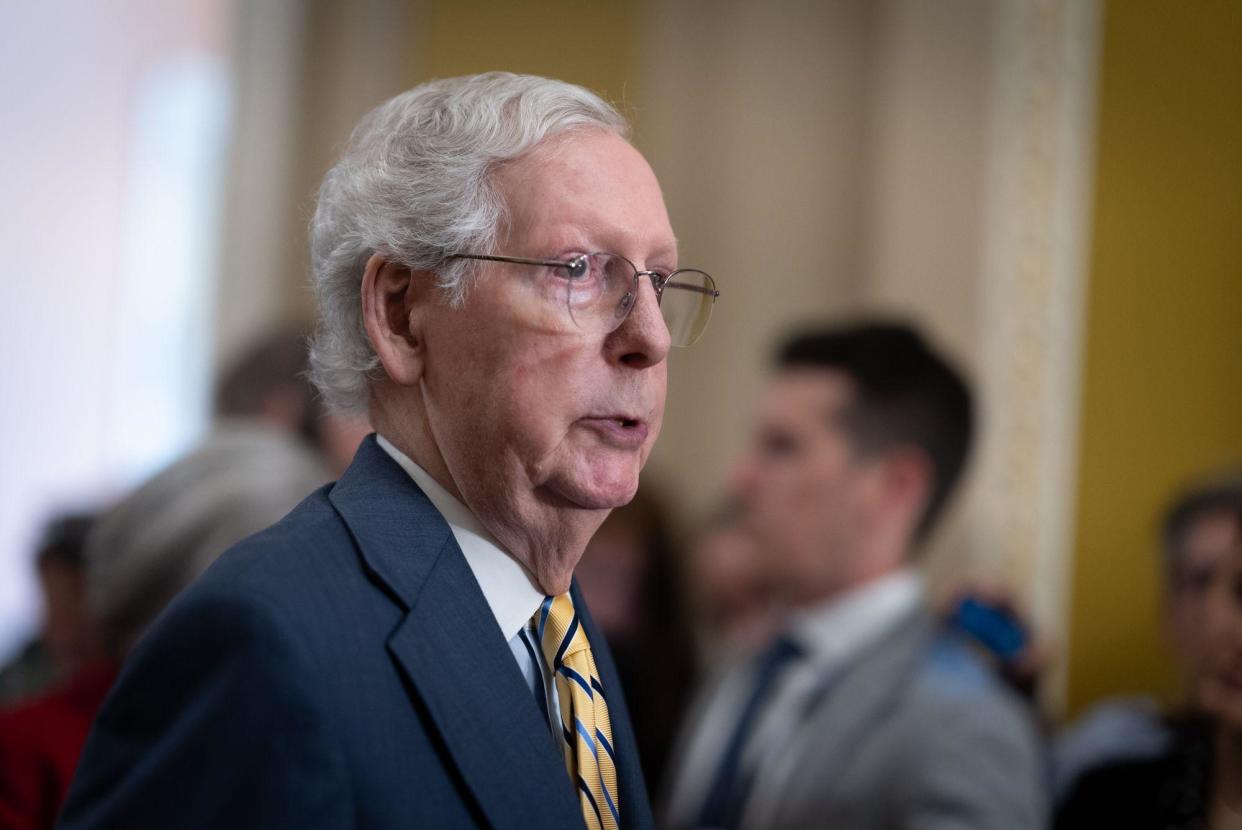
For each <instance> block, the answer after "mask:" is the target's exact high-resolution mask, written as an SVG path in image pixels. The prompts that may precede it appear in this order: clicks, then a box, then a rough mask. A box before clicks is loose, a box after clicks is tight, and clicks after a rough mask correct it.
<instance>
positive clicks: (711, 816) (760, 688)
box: [696, 637, 803, 828]
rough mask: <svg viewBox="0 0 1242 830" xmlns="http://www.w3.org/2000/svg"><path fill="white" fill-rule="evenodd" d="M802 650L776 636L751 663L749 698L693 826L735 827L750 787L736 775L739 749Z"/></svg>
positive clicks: (742, 746) (738, 763) (739, 756)
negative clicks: (753, 671)
mask: <svg viewBox="0 0 1242 830" xmlns="http://www.w3.org/2000/svg"><path fill="white" fill-rule="evenodd" d="M802 654H803V649H802V647H801V646H800V645H798V644H797V643H796V642H794V641H793V640H791V639H789V638H788V637H778V638H777V639H776V640H775V641H774V642H773V643H772V645H770V646H768V648H767V650H765V651H764V652H763V654H761V655H760V656H759V659H758V661H757V663H756V666H755V679H754V686H753V687H752V689H751V693H750V698H749V699H748V700H747V701H746V706H745V707H744V708H743V709H742V714H741V717H739V718H738V721H737V726H736V727H735V728H734V730H733V735H732V737H731V738H730V739H729V743H728V745H727V746H726V748H725V752H724V756H723V757H722V758H721V761H720V767H719V768H718V770H717V772H716V777H715V779H714V780H713V781H712V786H711V788H710V789H709V790H708V791H707V799H706V800H705V801H704V802H703V810H702V812H701V813H699V820H698V823H697V825H696V826H697V827H702V828H708V827H711V828H732V827H736V826H737V822H738V820H739V819H740V818H741V812H742V807H743V806H744V805H745V803H746V796H747V794H748V791H749V789H750V787H749V784H750V780H749V777H747V778H743V777H741V776H739V774H738V773H739V772H740V770H739V767H740V765H741V760H742V750H743V749H744V748H745V746H746V739H747V738H749V737H750V733H751V731H752V730H753V729H754V728H755V722H756V721H757V720H758V719H759V714H760V712H762V711H763V704H764V702H765V701H766V700H767V698H768V696H769V695H770V694H771V692H772V689H773V687H774V686H775V685H776V680H777V678H779V677H780V675H781V672H782V671H784V669H785V668H786V667H787V666H788V665H789V664H790V663H791V662H792V661H793V660H794V659H795V658H797V657H801V656H802Z"/></svg>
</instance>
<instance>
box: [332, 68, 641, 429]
mask: <svg viewBox="0 0 1242 830" xmlns="http://www.w3.org/2000/svg"><path fill="white" fill-rule="evenodd" d="M581 129H598V130H604V131H607V132H611V133H614V134H616V135H619V136H621V137H627V136H628V126H627V124H626V121H625V119H624V118H623V117H622V116H621V115H620V114H619V113H618V112H617V111H616V110H615V109H614V108H613V107H612V106H610V105H609V104H608V103H606V102H605V101H603V100H602V99H601V98H600V97H599V96H597V95H595V94H594V93H592V92H590V91H588V90H586V89H583V88H582V87H579V86H575V85H573V84H568V83H565V82H563V81H555V80H550V79H548V78H540V77H536V76H532V75H514V74H512V73H508V72H489V73H485V74H482V75H469V76H465V77H461V78H448V79H444V80H436V81H431V82H429V83H425V84H422V85H420V86H417V87H415V88H414V89H411V90H410V91H408V92H404V93H402V94H401V95H398V96H397V97H395V98H393V99H391V100H389V101H387V102H386V103H384V104H382V105H380V106H379V107H378V108H376V109H375V110H373V111H371V112H370V113H369V114H368V115H367V116H366V117H365V118H363V119H362V121H361V123H359V125H358V126H357V127H356V128H355V129H354V132H353V135H352V136H351V137H350V140H349V143H348V145H347V146H346V148H345V151H344V153H343V154H342V155H341V158H340V160H339V161H338V162H337V163H336V165H335V166H334V167H333V168H332V169H331V170H329V171H328V174H327V175H326V176H325V177H324V180H323V185H322V186H321V187H320V189H319V200H318V204H317V207H316V209H315V216H314V219H313V220H312V221H311V228H310V231H311V233H310V236H311V268H312V281H313V284H314V289H315V295H316V299H317V301H318V304H319V325H318V328H317V330H316V332H315V335H314V338H313V339H312V342H311V349H310V377H311V380H313V381H314V383H315V385H316V386H317V387H318V388H319V390H320V392H321V393H322V395H323V396H324V398H325V399H326V401H327V403H328V405H329V406H330V407H332V408H333V409H336V410H338V411H343V412H354V413H359V412H365V411H366V407H367V401H368V391H369V376H370V374H371V373H372V372H374V371H376V370H377V369H380V366H379V360H378V358H377V357H376V355H375V350H374V349H373V348H372V346H371V343H370V341H369V340H368V338H367V333H366V330H365V328H364V325H363V320H362V297H361V283H362V274H363V270H364V268H365V267H366V263H367V260H368V259H370V257H371V256H372V255H373V254H379V255H381V256H382V257H384V258H385V259H386V260H388V261H390V262H394V263H397V264H399V265H402V266H404V267H406V268H411V269H416V270H427V271H433V272H434V273H435V274H436V279H437V283H438V285H439V286H440V287H441V288H442V289H444V290H446V291H447V292H449V298H450V301H451V302H455V303H460V302H462V301H463V300H464V297H465V280H466V278H467V276H468V274H469V273H470V272H471V270H472V269H471V263H469V262H468V261H463V260H449V261H446V257H448V256H451V255H452V254H456V253H467V252H469V253H489V252H493V248H494V245H495V242H496V238H497V235H498V233H499V229H500V227H501V222H502V220H503V218H504V216H505V205H504V204H503V202H502V200H501V198H500V195H499V194H498V193H497V192H496V189H495V188H494V187H493V186H492V185H491V173H492V172H493V171H494V170H495V169H496V167H497V165H499V164H502V163H504V162H507V161H511V160H513V159H517V158H519V157H521V156H523V155H525V154H526V153H528V152H530V151H531V150H532V149H533V148H534V147H535V146H536V145H538V144H539V143H540V142H542V141H544V140H545V139H548V138H550V137H552V136H555V135H559V134H562V133H566V132H569V131H573V130H581ZM381 371H382V370H381Z"/></svg>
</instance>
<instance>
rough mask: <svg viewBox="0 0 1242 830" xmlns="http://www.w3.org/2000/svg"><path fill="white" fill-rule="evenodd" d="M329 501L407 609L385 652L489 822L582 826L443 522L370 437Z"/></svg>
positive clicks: (531, 704) (547, 740) (521, 683)
mask: <svg viewBox="0 0 1242 830" xmlns="http://www.w3.org/2000/svg"><path fill="white" fill-rule="evenodd" d="M330 498H331V500H332V502H333V504H334V505H335V507H336V509H337V512H338V513H340V515H341V516H342V518H343V519H344V520H345V522H346V523H347V524H348V526H349V528H350V530H351V532H352V533H353V535H354V539H355V541H356V542H357V544H358V548H359V553H360V557H361V559H362V562H363V566H364V567H365V568H366V569H367V571H368V572H369V573H370V574H371V575H372V576H373V578H374V579H376V581H377V582H379V583H380V584H381V585H382V586H383V588H384V589H385V590H386V591H387V592H388V593H389V594H390V595H391V596H392V597H393V598H394V599H395V600H396V601H397V602H399V603H400V604H401V605H402V606H403V607H404V608H406V609H407V611H408V613H407V614H406V616H405V618H404V619H403V620H402V622H401V623H400V624H399V625H398V626H397V628H396V629H395V630H394V631H393V632H392V634H391V635H390V636H389V638H388V644H387V645H388V650H389V652H390V653H391V654H392V656H393V659H394V661H395V662H396V663H397V665H398V666H399V667H400V670H401V671H402V673H403V674H404V675H405V676H406V678H407V679H408V680H409V682H410V683H411V684H412V685H413V686H414V688H415V689H416V690H417V692H418V696H419V698H420V699H421V701H422V703H423V704H424V705H425V707H426V710H427V712H428V713H429V714H430V716H431V720H432V721H433V722H434V725H435V729H436V730H437V731H438V732H439V734H440V737H442V738H443V739H444V744H445V746H446V747H447V748H448V752H449V755H451V757H452V761H453V764H454V765H455V766H456V768H457V770H458V771H459V772H460V773H461V775H462V777H463V779H464V780H465V782H466V785H467V787H468V788H469V789H470V792H471V793H472V794H473V795H474V797H475V799H476V800H477V802H478V804H479V806H480V808H481V809H482V811H483V813H484V815H485V816H486V817H487V820H488V822H489V823H490V824H491V825H492V826H493V827H496V828H508V827H512V828H526V827H573V828H580V827H581V826H582V814H581V812H580V809H579V807H578V800H577V798H576V797H575V794H574V791H573V789H572V787H571V785H570V781H569V777H568V776H567V775H566V773H565V765H564V762H563V761H562V759H561V756H560V755H559V753H557V751H556V749H557V746H556V744H555V743H554V742H553V741H552V737H551V735H550V733H549V730H548V726H547V724H546V723H545V721H544V720H543V717H542V715H541V714H540V712H539V709H538V706H537V704H536V702H535V700H534V698H533V696H532V695H531V692H530V689H529V687H528V686H527V685H526V681H525V679H524V678H523V677H522V674H521V671H520V670H519V669H518V666H517V663H516V662H515V661H514V659H513V655H512V652H511V651H510V650H509V646H508V644H507V643H506V642H505V640H504V635H503V634H502V633H501V631H500V629H499V627H498V626H497V625H496V621H495V618H494V617H493V615H492V612H491V609H490V608H489V607H488V605H487V601H486V599H485V598H484V597H483V593H482V591H481V590H480V589H479V586H478V583H477V581H476V580H475V578H474V574H473V573H471V571H470V567H469V565H468V564H467V563H466V560H465V557H464V556H462V553H461V550H460V548H458V546H457V543H456V541H455V540H454V539H453V536H452V532H451V531H450V530H449V527H448V524H447V523H446V522H445V521H444V519H443V517H441V516H440V514H439V513H438V512H437V511H436V510H435V508H434V507H433V506H432V505H431V502H430V501H429V500H428V499H427V497H426V496H424V495H423V493H422V491H421V490H419V489H418V487H417V485H416V484H415V483H414V482H413V480H412V479H410V477H409V476H408V475H407V474H406V473H405V471H404V470H402V469H401V468H400V466H398V465H397V463H396V462H395V461H393V460H392V459H391V458H389V457H388V455H387V453H385V452H384V451H383V450H382V449H381V448H380V447H379V446H378V445H377V444H376V443H375V439H374V437H370V438H368V439H367V440H366V441H365V442H364V443H363V445H362V447H361V448H360V449H359V451H358V455H357V456H356V458H355V460H354V463H353V464H352V465H351V466H350V469H349V470H347V471H346V474H345V475H344V476H343V477H342V479H341V481H340V482H339V483H338V484H337V485H336V486H335V487H334V488H333V490H332V493H331V494H330ZM411 783H412V784H413V783H416V782H411Z"/></svg>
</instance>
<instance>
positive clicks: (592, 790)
mask: <svg viewBox="0 0 1242 830" xmlns="http://www.w3.org/2000/svg"><path fill="white" fill-rule="evenodd" d="M625 135H626V128H625V124H624V122H623V121H622V119H621V118H620V116H618V115H617V113H616V112H615V111H614V110H613V109H612V108H610V107H609V106H608V105H607V104H605V103H604V102H603V101H601V100H600V99H599V98H597V97H596V96H594V95H592V94H591V93H589V92H587V91H585V90H583V89H580V88H578V87H575V86H571V85H569V84H564V83H560V82H557V81H551V80H546V79H542V78H535V77H521V76H514V75H509V74H489V75H481V76H475V77H467V78H457V79H451V80H446V81H436V82H432V83H429V84H425V85H423V86H420V87H418V88H416V89H414V90H411V91H410V92H407V93H405V94H403V95H400V96H398V97H396V98H394V99H393V100H391V101H389V102H388V103H386V104H384V105H383V106H381V107H379V108H378V109H377V110H375V111H374V112H373V113H371V114H370V115H369V116H368V117H367V118H366V119H365V120H364V121H363V122H362V124H361V125H360V126H359V127H358V129H357V130H356V131H355V133H354V135H353V137H352V139H351V141H350V144H349V146H348V147H347V149H346V150H345V152H344V155H343V156H342V158H341V160H340V161H339V162H338V163H337V165H336V166H335V167H334V168H333V169H332V170H331V171H330V172H329V173H328V175H327V177H326V178H325V180H324V183H323V187H322V189H321V191H320V197H319V204H318V208H317V211H316V214H315V219H314V222H313V226H312V235H313V239H312V255H313V264H314V272H315V283H316V289H317V292H318V297H319V304H320V313H321V324H320V329H319V332H318V333H317V336H316V340H315V345H314V348H313V353H312V368H313V374H314V377H315V380H316V382H317V383H318V385H319V387H320V389H321V390H322V392H323V394H324V395H325V396H326V397H327V398H328V399H329V401H331V402H332V403H333V404H334V405H336V407H337V408H339V409H342V410H346V411H354V412H358V411H363V410H365V411H366V412H367V413H368V415H369V417H370V419H371V423H372V424H373V425H374V426H375V429H376V430H377V432H378V436H377V437H370V438H368V439H366V441H364V442H363V445H362V447H361V448H360V449H359V451H358V454H357V456H356V458H355V460H354V462H353V464H352V465H351V466H350V468H349V469H348V470H347V471H346V472H345V474H344V476H343V477H342V478H341V480H340V481H339V482H337V483H336V484H334V485H330V486H328V487H325V488H324V489H322V490H320V491H318V492H316V493H314V494H313V495H311V496H310V497H309V498H308V499H307V500H306V501H305V502H303V503H302V504H301V505H300V506H299V507H298V508H297V509H295V510H294V511H293V512H292V513H291V514H290V515H289V516H288V517H286V518H285V519H283V520H282V521H281V522H279V523H278V524H276V525H275V526H273V527H272V528H270V529H268V530H267V531H264V532H263V533H260V534H259V535H257V536H254V537H252V538H250V539H249V540H247V541H245V542H243V543H241V544H240V545H239V546H237V547H236V548H234V549H233V550H232V551H230V552H228V553H226V554H225V555H224V556H223V557H222V558H221V560H220V561H219V562H218V563H217V564H216V565H215V566H213V568H212V569H211V570H209V571H208V572H207V573H206V574H205V575H204V576H203V577H202V578H201V579H200V580H199V581H198V582H197V583H195V584H194V585H193V586H192V587H191V588H190V589H189V590H188V591H187V592H186V593H184V594H183V595H182V596H181V597H180V598H179V599H178V600H177V601H176V602H174V604H173V605H172V606H171V607H170V609H169V610H168V612H167V613H166V614H165V615H164V616H163V618H162V619H161V621H160V622H159V623H158V624H157V625H156V627H155V629H154V630H153V631H152V632H151V633H150V634H149V635H148V636H147V637H146V638H145V640H144V641H143V642H142V644H141V645H140V646H139V647H138V649H137V651H136V653H135V654H134V656H133V659H132V660H131V661H130V662H129V664H128V665H127V667H126V668H125V671H124V673H123V675H122V677H121V679H120V681H119V687H118V688H117V690H116V692H115V694H114V695H113V696H112V697H111V698H110V700H109V702H108V703H107V705H106V706H105V709H104V711H103V712H102V714H101V717H100V719H99V721H98V723H97V725H96V728H95V731H94V733H93V735H92V737H91V739H90V742H89V744H88V746H87V749H86V752H85V757H84V760H83V763H82V766H81V768H80V769H79V772H78V776H77V779H76V781H75V783H74V788H73V791H72V793H71V795H70V802H69V804H68V805H67V807H66V810H65V812H64V814H63V817H62V826H64V827H72V828H77V827H105V826H106V827H134V828H138V827H179V828H180V827H234V828H235V827H299V828H305V827H368V828H372V827H373V828H381V827H382V828H387V827H392V828H397V827H400V828H410V827H496V828H502V827H512V828H531V827H541V828H543V827H582V826H583V824H584V822H585V824H586V826H588V827H591V828H597V827H603V828H613V827H647V826H649V825H650V824H651V818H650V813H649V809H648V806H647V797H646V793H645V791H644V788H643V783H642V777H641V773H640V770H639V766H638V759H637V758H636V757H635V750H634V741H633V737H632V735H631V733H630V727H629V723H628V719H627V716H626V711H625V703H624V699H623V697H622V694H621V689H620V688H619V686H618V683H617V680H616V673H615V670H614V667H613V664H612V661H611V659H610V658H609V655H608V653H607V650H606V648H605V645H604V640H603V638H602V636H601V635H600V634H599V632H598V630H597V629H596V627H595V626H594V624H593V623H592V622H591V618H590V616H589V614H588V613H587V611H586V608H585V607H584V606H583V604H582V602H581V599H580V597H579V595H578V592H577V589H576V588H575V587H574V585H573V582H572V574H573V569H574V565H575V563H576V562H577V561H578V558H579V556H580V555H581V553H582V551H583V549H584V548H585V546H586V543H587V540H588V539H589V538H590V537H591V535H592V533H594V532H595V530H596V528H598V527H599V525H600V523H601V522H602V521H603V520H604V518H605V517H606V516H607V515H608V512H609V510H610V509H611V508H613V507H616V506H618V505H621V504H624V503H625V502H627V501H628V500H629V499H630V498H631V497H632V496H633V495H634V492H635V489H636V488H637V486H638V475H639V471H640V470H641V468H642V466H643V463H644V462H645V461H646V459H647V456H648V454H649V453H650V451H651V447H652V445H653V443H654V442H655V439H656V436H657V435H658V434H659V431H660V424H661V416H662V412H663V408H664V396H665V378H666V374H665V357H666V355H667V353H668V349H669V347H670V345H688V344H689V343H690V342H692V341H693V340H694V339H695V338H696V337H697V336H698V335H699V334H701V333H702V330H703V327H704V326H705V325H706V322H707V317H708V315H709V314H710V311H711V307H712V304H713V302H714V300H715V297H716V291H715V288H714V285H713V283H712V281H711V278H710V277H708V276H707V275H706V274H703V273H702V272H698V271H678V270H677V246H676V240H675V237H674V236H673V231H672V229H671V228H670V227H669V220H668V216H667V213H666V211H665V208H664V201H663V198H662V196H661V193H660V188H659V185H658V184H657V182H656V179H655V176H654V175H653V174H652V172H651V169H650V167H648V165H647V163H646V162H645V161H644V160H643V158H642V156H641V155H639V153H638V152H637V151H636V150H635V149H634V148H633V147H632V146H631V145H630V144H629V143H627V141H626V139H625Z"/></svg>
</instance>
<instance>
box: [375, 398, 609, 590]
mask: <svg viewBox="0 0 1242 830" xmlns="http://www.w3.org/2000/svg"><path fill="white" fill-rule="evenodd" d="M370 417H371V423H372V425H373V426H374V427H375V430H376V432H378V433H379V434H380V435H383V436H384V437H385V438H386V439H388V441H390V442H391V443H392V445H393V446H395V447H396V448H397V449H399V450H400V451H401V452H402V453H404V454H405V455H406V456H407V457H409V458H410V460H412V461H413V462H414V463H415V464H417V465H418V466H420V467H422V468H423V470H425V471H426V472H427V474H428V475H430V476H431V477H432V478H433V479H435V481H436V483H437V484H439V485H440V486H441V487H443V488H444V489H445V490H447V491H448V493H449V494H450V495H452V496H453V498H455V499H457V500H458V501H459V502H461V503H462V504H464V505H465V506H466V508H467V509H469V510H470V512H471V513H473V514H474V515H475V517H476V518H477V519H478V520H479V522H480V523H481V524H482V525H483V526H484V527H485V528H487V530H488V532H489V533H491V534H492V536H493V537H495V539H496V541H497V542H498V543H499V544H500V547H501V548H502V549H504V551H505V552H506V553H508V554H509V555H510V556H512V557H513V558H514V559H515V560H517V561H518V562H519V563H520V564H521V565H522V566H523V567H524V568H525V569H526V571H527V572H528V573H529V574H530V575H531V577H532V579H533V580H534V582H535V584H536V585H537V586H538V587H539V590H541V591H543V592H544V593H545V594H548V595H550V596H555V595H558V594H563V593H565V592H566V591H568V590H569V586H570V583H571V582H572V580H573V572H574V568H575V567H577V564H578V560H579V559H581V558H582V554H583V552H584V551H585V550H586V546H587V542H589V541H590V540H591V537H592V536H594V535H595V531H597V530H599V526H600V525H601V524H603V522H604V519H606V518H607V517H608V513H609V512H610V511H608V510H585V509H583V508H581V507H579V506H577V505H574V504H570V503H568V502H566V501H565V500H564V499H562V498H560V497H558V496H556V495H555V494H552V493H545V492H543V491H541V490H534V491H529V488H526V489H524V488H522V487H521V486H519V485H515V486H506V487H492V488H480V487H475V488H472V487H470V486H469V482H468V481H462V482H460V483H459V481H458V479H457V477H456V476H454V475H453V473H452V471H451V469H450V467H449V464H448V463H447V462H446V461H445V458H444V454H443V453H442V452H441V450H440V446H439V443H438V442H437V441H436V440H435V435H434V434H433V432H432V430H431V429H430V426H429V422H428V420H427V417H426V413H425V411H424V409H423V407H422V405H421V400H420V399H419V400H413V401H409V400H405V399H398V400H396V401H391V400H389V398H388V397H387V396H385V395H383V394H373V395H372V398H371V407H370ZM495 464H496V465H497V467H504V466H505V464H506V462H505V460H504V459H496V460H495ZM512 466H513V467H514V469H513V470H512V471H511V474H510V475H508V476H503V477H502V478H503V479H505V480H508V481H522V480H523V474H522V470H521V468H520V465H512Z"/></svg>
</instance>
